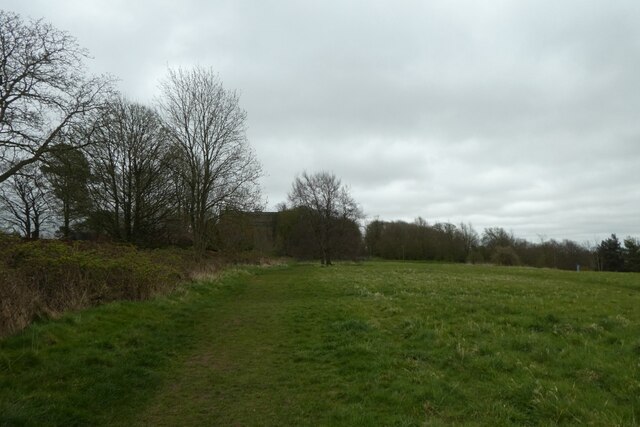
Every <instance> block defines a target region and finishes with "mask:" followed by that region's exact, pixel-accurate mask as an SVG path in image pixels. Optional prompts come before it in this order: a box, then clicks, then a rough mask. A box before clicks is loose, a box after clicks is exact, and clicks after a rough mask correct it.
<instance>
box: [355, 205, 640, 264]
mask: <svg viewBox="0 0 640 427" xmlns="http://www.w3.org/2000/svg"><path fill="white" fill-rule="evenodd" d="M364 243H365V250H366V255H367V256H370V257H377V258H382V259H394V260H433V261H446V262H469V263H492V264H498V265H525V266H531V267H546V268H558V269H563V270H575V269H578V268H580V269H588V270H602V271H640V242H639V241H638V240H637V239H634V238H631V237H629V238H627V239H625V240H624V243H621V242H620V241H619V240H618V238H617V237H616V236H615V234H614V235H612V236H611V237H610V238H608V239H605V240H603V241H602V242H601V243H600V244H599V245H598V246H597V247H596V248H589V247H586V246H584V245H582V244H579V243H576V242H574V241H571V240H562V241H557V240H553V239H552V240H548V241H542V242H539V243H532V242H529V241H527V240H525V239H520V238H517V237H515V236H514V235H513V233H510V232H507V231H506V230H504V229H503V228H500V227H495V228H487V229H485V230H484V231H483V233H482V235H480V234H479V233H478V232H477V231H475V230H474V229H473V227H472V226H471V225H468V224H459V225H454V224H450V223H436V224H433V225H430V224H428V223H427V222H426V221H425V220H424V219H422V218H418V219H416V220H415V221H414V222H413V223H408V222H404V221H380V220H374V221H372V222H370V223H369V224H368V225H367V226H366V229H365V236H364Z"/></svg>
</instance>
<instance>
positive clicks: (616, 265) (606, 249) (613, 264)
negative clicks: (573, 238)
mask: <svg viewBox="0 0 640 427" xmlns="http://www.w3.org/2000/svg"><path fill="white" fill-rule="evenodd" d="M598 258H599V261H600V262H599V264H600V269H601V270H604V271H624V255H623V251H622V245H621V244H620V240H618V237H617V236H616V235H615V234H612V235H611V237H609V238H608V239H604V240H603V241H602V242H600V245H599V246H598Z"/></svg>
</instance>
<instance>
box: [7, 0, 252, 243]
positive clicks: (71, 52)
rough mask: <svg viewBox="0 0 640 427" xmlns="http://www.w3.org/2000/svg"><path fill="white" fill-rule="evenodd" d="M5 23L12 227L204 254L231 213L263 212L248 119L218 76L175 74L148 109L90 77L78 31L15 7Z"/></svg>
mask: <svg viewBox="0 0 640 427" xmlns="http://www.w3.org/2000/svg"><path fill="white" fill-rule="evenodd" d="M0 28H1V29H2V37H0V76H1V77H0V226H2V228H4V230H5V231H8V232H11V233H16V234H19V235H21V236H23V237H25V238H27V239H30V240H37V239H38V238H40V237H41V236H42V235H43V234H45V232H47V231H54V232H55V235H56V236H58V237H61V238H64V239H72V238H73V239H93V240H100V239H105V240H113V241H118V242H127V243H135V244H137V245H144V246H156V245H166V244H173V245H175V244H184V245H192V246H193V247H195V248H196V250H198V251H203V250H204V249H206V248H207V247H210V246H211V244H212V235H213V231H212V229H213V227H214V225H215V223H216V222H217V220H218V218H219V217H220V215H221V212H223V211H224V210H227V209H238V210H245V211H248V210H257V209H260V208H261V207H262V199H261V195H260V187H259V184H258V181H259V179H260V177H261V176H262V170H261V166H260V164H259V162H258V161H257V159H256V157H255V155H254V152H253V150H252V148H251V147H250V145H249V142H248V141H247V138H246V134H245V129H246V113H245V111H244V110H243V109H242V108H241V107H240V105H239V97H238V95H237V94H236V93H235V92H234V91H230V90H227V89H225V88H224V87H223V85H222V83H221V81H220V79H219V78H218V76H217V75H216V74H215V73H214V72H213V71H211V70H209V69H205V68H198V67H196V68H193V69H189V70H187V69H177V70H168V75H167V76H166V78H165V79H164V80H163V81H162V83H161V85H160V93H159V96H158V98H157V102H156V103H155V104H154V105H144V104H140V103H136V102H131V101H128V100H127V99H126V98H125V97H123V96H122V95H120V94H118V93H117V92H116V91H115V90H114V89H113V86H112V83H113V81H112V80H113V79H111V78H108V77H105V76H101V77H89V76H87V75H86V74H85V72H84V64H83V60H84V59H86V57H87V53H86V51H85V50H84V49H82V48H81V47H79V46H78V45H77V43H76V40H75V39H74V38H73V37H71V36H70V35H68V34H67V33H65V32H63V31H59V30H57V29H55V28H54V27H52V26H51V25H49V24H47V23H45V22H43V21H24V20H23V19H22V18H21V17H20V16H19V15H16V14H13V13H9V12H4V11H0Z"/></svg>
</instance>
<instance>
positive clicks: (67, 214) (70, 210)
mask: <svg viewBox="0 0 640 427" xmlns="http://www.w3.org/2000/svg"><path fill="white" fill-rule="evenodd" d="M41 170H42V172H43V173H44V175H45V177H46V179H47V181H48V182H49V185H50V187H51V195H52V196H53V197H52V202H53V207H54V209H55V210H56V211H57V213H58V216H59V217H60V218H61V219H62V226H61V227H60V234H61V236H62V237H63V238H65V239H68V238H69V237H70V235H71V229H72V224H73V223H74V222H77V221H80V220H82V219H84V218H85V217H86V216H87V214H88V213H89V209H90V207H91V200H90V198H89V188H88V185H89V179H90V177H91V169H90V167H89V162H88V161H87V158H86V156H85V155H84V154H83V152H82V151H80V150H79V149H77V148H73V146H72V145H70V144H66V143H61V144H56V145H54V146H52V147H51V150H50V151H49V153H48V154H47V155H46V156H45V157H44V158H43V166H42V167H41Z"/></svg>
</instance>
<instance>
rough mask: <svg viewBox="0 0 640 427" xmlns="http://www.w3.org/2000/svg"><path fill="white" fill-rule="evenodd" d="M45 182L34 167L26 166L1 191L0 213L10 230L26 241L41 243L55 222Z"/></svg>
mask: <svg viewBox="0 0 640 427" xmlns="http://www.w3.org/2000/svg"><path fill="white" fill-rule="evenodd" d="M50 206H51V204H50V192H49V188H48V186H47V182H46V179H45V178H44V176H43V175H42V173H41V172H40V170H39V169H38V168H36V167H34V165H32V164H30V165H26V166H24V167H23V168H22V169H21V171H20V172H18V173H15V174H13V175H11V176H10V177H9V179H8V180H6V181H5V182H3V183H2V187H1V188H0V212H2V214H3V216H2V219H3V220H4V222H5V223H6V224H7V225H8V228H9V229H10V230H12V231H14V232H18V233H20V234H21V235H22V236H24V237H25V238H27V239H39V238H40V235H41V232H42V230H43V228H44V225H45V224H47V223H48V222H49V221H50V220H51V219H52V210H51V207H50Z"/></svg>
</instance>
